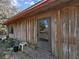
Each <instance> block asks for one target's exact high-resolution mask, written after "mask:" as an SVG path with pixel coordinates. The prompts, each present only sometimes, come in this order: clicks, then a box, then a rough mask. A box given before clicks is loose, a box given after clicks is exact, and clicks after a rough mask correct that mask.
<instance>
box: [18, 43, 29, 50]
mask: <svg viewBox="0 0 79 59" xmlns="http://www.w3.org/2000/svg"><path fill="white" fill-rule="evenodd" d="M25 45H26V46H28V43H27V42H22V43H20V44H19V46H21V50H22V51H23V49H24V46H25Z"/></svg>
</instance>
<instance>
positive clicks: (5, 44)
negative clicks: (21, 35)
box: [0, 38, 20, 48]
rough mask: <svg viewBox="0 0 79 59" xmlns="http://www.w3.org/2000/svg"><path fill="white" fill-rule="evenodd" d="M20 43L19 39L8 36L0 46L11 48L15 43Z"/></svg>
mask: <svg viewBox="0 0 79 59" xmlns="http://www.w3.org/2000/svg"><path fill="white" fill-rule="evenodd" d="M19 43H20V41H18V40H17V39H13V38H7V39H5V40H2V41H1V42H0V44H1V45H0V46H2V47H5V48H10V47H13V46H15V45H19Z"/></svg>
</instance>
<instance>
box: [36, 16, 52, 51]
mask: <svg viewBox="0 0 79 59" xmlns="http://www.w3.org/2000/svg"><path fill="white" fill-rule="evenodd" d="M45 19H48V39H49V40H48V44H49V45H48V46H49V48H48V49H49V50H48V51H49V52H51V51H52V44H51V43H52V41H51V17H45V18H40V19H38V20H37V45H38V39H39V21H40V20H45ZM37 47H38V46H37ZM44 50H45V49H44Z"/></svg>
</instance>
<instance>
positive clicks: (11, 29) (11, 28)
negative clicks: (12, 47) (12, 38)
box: [8, 26, 14, 34]
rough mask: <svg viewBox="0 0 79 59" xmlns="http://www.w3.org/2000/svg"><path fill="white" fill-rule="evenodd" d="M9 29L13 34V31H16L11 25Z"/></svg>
mask: <svg viewBox="0 0 79 59" xmlns="http://www.w3.org/2000/svg"><path fill="white" fill-rule="evenodd" d="M8 31H9V33H11V34H13V33H14V30H13V27H12V26H10V27H9V28H8Z"/></svg>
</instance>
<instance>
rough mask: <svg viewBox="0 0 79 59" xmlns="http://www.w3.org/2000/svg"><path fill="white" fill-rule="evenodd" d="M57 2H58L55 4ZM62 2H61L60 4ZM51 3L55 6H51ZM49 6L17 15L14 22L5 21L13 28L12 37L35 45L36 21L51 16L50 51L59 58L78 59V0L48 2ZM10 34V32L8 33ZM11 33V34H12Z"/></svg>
mask: <svg viewBox="0 0 79 59" xmlns="http://www.w3.org/2000/svg"><path fill="white" fill-rule="evenodd" d="M50 1H51V0H50ZM56 3H58V4H56ZM61 3H62V4H61ZM53 4H54V5H55V4H56V5H55V6H53ZM48 5H50V6H47V7H50V8H46V10H40V11H39V12H36V13H35V14H33V13H32V14H31V15H30V16H26V15H24V16H23V17H20V18H19V17H18V18H17V20H19V19H20V20H19V21H16V22H13V23H12V22H11V21H10V22H7V23H6V22H5V24H6V25H7V26H8V27H9V26H13V28H14V34H12V35H13V36H14V38H17V39H19V40H22V41H27V42H29V43H30V44H31V45H32V46H36V45H37V21H38V20H39V19H42V18H47V17H50V18H51V22H50V23H51V26H50V27H51V31H50V32H51V34H50V36H51V38H50V39H51V51H52V53H53V54H54V55H56V56H58V58H59V59H79V23H78V22H79V1H78V0H67V2H66V1H65V0H60V1H57V2H56V1H55V2H53V3H51V4H48ZM9 35H11V34H9ZM12 35H11V36H12Z"/></svg>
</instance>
